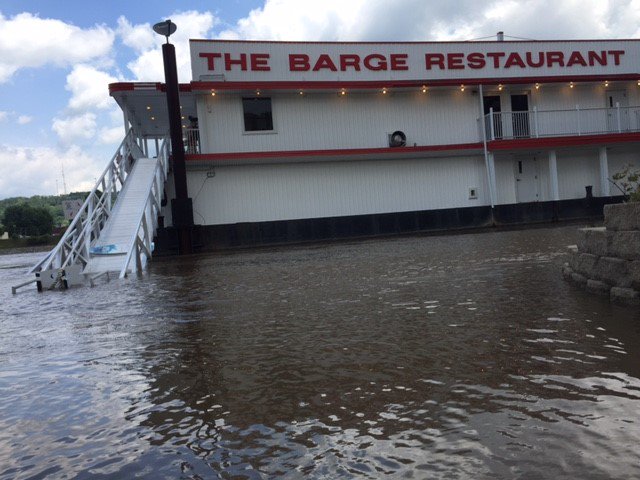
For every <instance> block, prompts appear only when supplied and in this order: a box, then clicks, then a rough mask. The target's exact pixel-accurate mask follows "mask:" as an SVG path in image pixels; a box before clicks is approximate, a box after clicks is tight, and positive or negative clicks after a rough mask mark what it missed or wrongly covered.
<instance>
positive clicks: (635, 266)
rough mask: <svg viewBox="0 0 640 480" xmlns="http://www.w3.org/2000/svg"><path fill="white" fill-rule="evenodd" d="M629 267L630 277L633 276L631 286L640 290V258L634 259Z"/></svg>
mask: <svg viewBox="0 0 640 480" xmlns="http://www.w3.org/2000/svg"><path fill="white" fill-rule="evenodd" d="M627 267H628V269H629V277H630V278H631V286H632V287H633V288H635V289H636V290H640V260H634V261H632V262H629V265H627Z"/></svg>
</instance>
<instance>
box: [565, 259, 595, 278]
mask: <svg viewBox="0 0 640 480" xmlns="http://www.w3.org/2000/svg"><path fill="white" fill-rule="evenodd" d="M597 262H598V256H597V255H592V254H591V253H578V254H577V255H571V256H570V257H569V266H570V267H571V268H572V269H573V270H574V271H575V272H578V273H581V274H582V275H585V276H587V277H593V271H594V268H595V266H596V263H597Z"/></svg>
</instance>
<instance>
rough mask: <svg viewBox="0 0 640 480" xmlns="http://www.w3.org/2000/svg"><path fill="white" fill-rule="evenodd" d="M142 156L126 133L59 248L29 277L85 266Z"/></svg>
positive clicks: (138, 147)
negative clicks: (125, 184) (71, 266)
mask: <svg viewBox="0 0 640 480" xmlns="http://www.w3.org/2000/svg"><path fill="white" fill-rule="evenodd" d="M143 156H144V153H143V151H142V149H141V148H140V146H139V145H138V143H137V142H136V138H135V137H134V135H133V132H132V131H129V132H128V133H127V135H126V136H125V138H124V140H122V143H121V144H120V146H119V147H118V149H117V150H116V152H115V154H114V155H113V157H112V158H111V161H110V162H109V164H108V165H107V167H106V168H105V170H104V172H102V175H100V177H99V178H98V180H97V181H96V184H95V186H94V187H93V189H92V190H91V192H90V193H89V196H88V197H87V198H86V200H85V201H84V203H83V204H82V207H81V208H80V211H79V212H78V214H77V215H76V216H75V218H74V219H73V221H72V222H71V224H70V225H69V227H68V228H67V230H66V231H65V233H64V235H62V238H61V239H60V241H59V242H58V244H57V245H56V246H55V247H54V248H53V250H51V251H50V252H49V253H48V254H47V255H46V256H45V257H44V258H43V259H42V260H40V261H39V262H38V263H36V264H35V265H34V266H33V267H32V268H31V270H30V271H29V273H35V272H40V271H43V270H49V269H54V268H58V269H60V268H65V267H67V266H69V265H73V264H81V265H82V266H83V267H84V266H86V264H87V262H88V261H89V251H90V248H91V246H92V242H93V241H94V240H95V239H97V238H98V235H99V234H100V231H101V229H102V227H104V224H105V223H106V222H107V220H108V218H109V216H110V215H111V208H112V207H113V205H114V204H115V200H116V198H117V196H118V192H120V190H121V189H122V187H123V186H124V183H125V181H126V178H127V176H128V174H129V172H130V170H131V165H132V162H133V161H134V160H135V159H137V158H141V157H143Z"/></svg>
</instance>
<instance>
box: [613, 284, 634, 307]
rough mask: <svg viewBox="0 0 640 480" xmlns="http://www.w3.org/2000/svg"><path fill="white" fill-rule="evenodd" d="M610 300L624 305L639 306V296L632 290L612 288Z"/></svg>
mask: <svg viewBox="0 0 640 480" xmlns="http://www.w3.org/2000/svg"><path fill="white" fill-rule="evenodd" d="M610 299H611V301H612V302H615V303H622V304H625V305H640V294H639V293H638V292H637V291H636V290H634V289H632V288H622V287H612V288H611V292H610Z"/></svg>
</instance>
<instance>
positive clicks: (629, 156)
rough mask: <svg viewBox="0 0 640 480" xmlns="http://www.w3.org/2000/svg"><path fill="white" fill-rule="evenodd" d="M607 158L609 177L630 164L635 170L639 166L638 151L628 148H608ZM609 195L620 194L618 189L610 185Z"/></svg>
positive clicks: (639, 157) (639, 154)
mask: <svg viewBox="0 0 640 480" xmlns="http://www.w3.org/2000/svg"><path fill="white" fill-rule="evenodd" d="M607 155H608V160H609V178H611V177H613V175H615V174H616V173H618V172H621V171H622V170H624V168H625V167H626V166H628V165H631V166H632V169H634V170H637V169H639V168H640V152H634V151H632V150H630V149H625V150H613V149H610V150H609V151H608V152H607ZM610 190H611V195H620V190H618V189H617V188H616V187H614V186H613V185H611V188H610Z"/></svg>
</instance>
